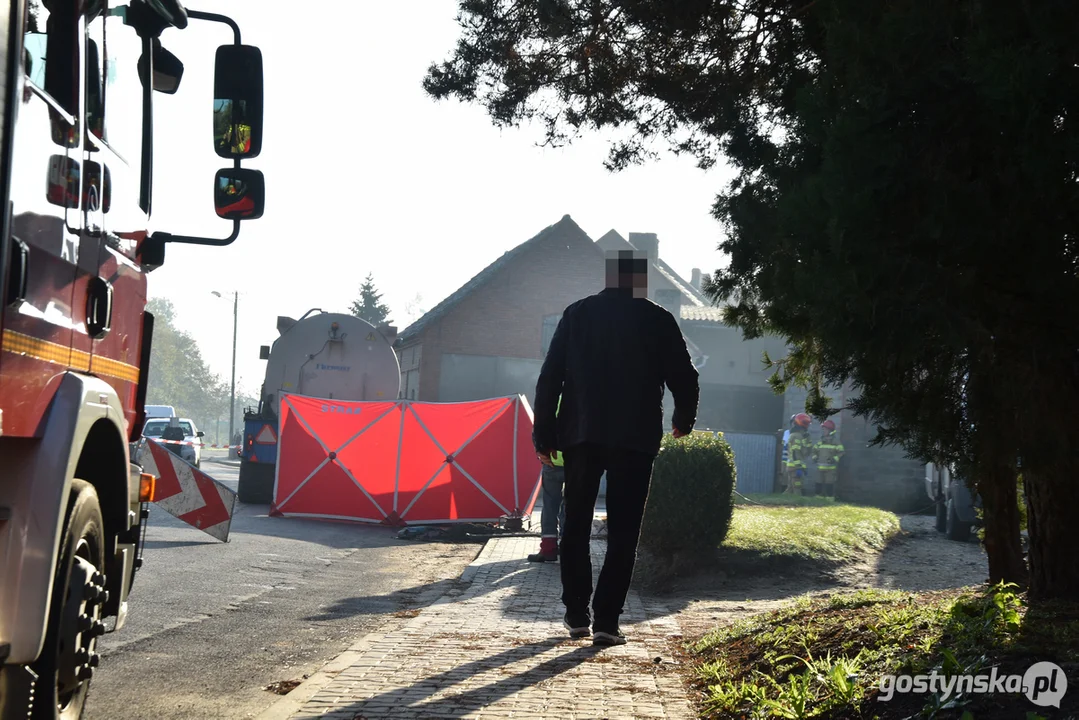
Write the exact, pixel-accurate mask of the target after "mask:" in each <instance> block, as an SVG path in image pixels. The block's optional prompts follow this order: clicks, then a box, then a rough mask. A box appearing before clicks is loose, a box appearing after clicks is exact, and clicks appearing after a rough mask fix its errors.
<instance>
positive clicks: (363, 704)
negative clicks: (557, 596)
mask: <svg viewBox="0 0 1079 720" xmlns="http://www.w3.org/2000/svg"><path fill="white" fill-rule="evenodd" d="M566 642H569V641H568V640H567V638H565V637H557V638H549V639H547V640H541V641H539V642H533V643H528V644H525V645H517V646H515V647H511V648H508V649H506V650H503V651H502V652H499V653H497V654H494V655H491V656H489V657H482V658H480V659H478V660H473V661H472V662H469V663H465V664H463V665H458V666H456V667H454V668H452V669H450V670H447V671H445V672H441V673H438V674H437V675H431V676H430V677H427V678H423V679H422V680H417V681H416V682H414V683H412V684H411V685H408V686H406V687H401V688H395V689H393V690H390V691H388V692H384V693H380V694H378V695H375V696H374V697H371V698H368V699H367V700H361V701H359V702H355V703H352V704H351V705H346V706H344V707H341V708H337V709H335V710H334V713H335V715H336V714H341V715H344V716H348V714H349V713H353V714H354V715H355V717H358V718H360V717H380V716H381V714H382V713H385V712H386V711H387V710H388V709H389V708H403V707H409V708H412V709H413V710H415V711H416V712H422V714H423V716H424V717H464V716H465V715H472V714H474V713H476V711H478V710H482V709H483V708H485V707H488V706H489V705H493V704H494V703H496V702H498V701H499V700H502V699H503V698H507V697H510V696H511V695H514V694H516V693H519V692H521V691H523V690H525V689H527V688H530V687H533V686H535V685H538V684H539V683H541V682H545V681H548V680H554V681H555V682H557V679H556V678H557V676H558V675H560V674H562V673H564V672H567V671H569V670H572V669H573V668H575V667H577V666H578V665H580V664H582V663H584V662H587V661H588V660H590V659H592V658H594V657H595V656H596V655H597V654H599V653H600V652H601V651H602V648H599V647H596V646H593V645H589V646H586V647H577V648H574V649H573V650H571V651H570V652H568V653H565V654H561V655H558V656H556V657H552V658H550V659H548V660H545V661H543V662H542V663H540V664H539V665H536V666H535V667H532V668H529V669H528V670H525V671H524V672H521V673H511V672H509V671H507V670H502V673H503V675H504V676H503V677H502V679H500V680H497V681H495V682H493V683H489V684H486V685H482V686H480V687H474V688H471V689H469V690H465V691H464V692H461V693H455V694H452V695H449V696H447V697H443V698H439V699H438V700H435V701H433V702H429V703H424V704H422V705H421V703H423V701H424V700H426V699H427V698H429V697H431V696H432V695H434V694H435V693H437V692H439V691H441V690H444V689H445V688H447V687H452V686H454V685H458V684H461V683H463V682H465V681H466V680H468V679H469V678H471V677H474V676H476V675H480V674H482V673H485V672H489V671H491V670H498V669H500V668H505V667H507V666H509V665H513V664H514V663H518V662H522V661H526V660H530V659H532V658H535V657H537V656H539V655H542V654H544V653H546V652H549V651H551V650H553V649H555V648H557V647H558V646H560V645H562V644H564V643H566Z"/></svg>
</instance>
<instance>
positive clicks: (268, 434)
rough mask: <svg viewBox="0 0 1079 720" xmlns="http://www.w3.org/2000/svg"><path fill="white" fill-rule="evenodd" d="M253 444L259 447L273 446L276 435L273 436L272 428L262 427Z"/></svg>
mask: <svg viewBox="0 0 1079 720" xmlns="http://www.w3.org/2000/svg"><path fill="white" fill-rule="evenodd" d="M255 442H256V443H258V444H259V445H273V444H275V443H276V442H277V435H274V431H273V428H272V427H270V426H269V425H263V426H262V429H261V430H259V434H258V435H256V436H255Z"/></svg>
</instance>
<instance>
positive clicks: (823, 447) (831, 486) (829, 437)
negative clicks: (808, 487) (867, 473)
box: [813, 420, 843, 498]
mask: <svg viewBox="0 0 1079 720" xmlns="http://www.w3.org/2000/svg"><path fill="white" fill-rule="evenodd" d="M820 426H821V428H822V429H823V430H824V434H823V435H821V438H820V440H818V441H817V444H816V445H814V446H813V459H814V460H815V461H816V462H817V470H818V471H819V472H820V481H821V485H823V487H824V490H823V494H824V497H833V498H834V497H835V480H836V474H837V473H838V472H839V458H841V457H843V443H841V442H840V441H839V436H838V435H836V434H835V423H834V422H832V421H831V420H825V421H824V422H822V423H821V424H820Z"/></svg>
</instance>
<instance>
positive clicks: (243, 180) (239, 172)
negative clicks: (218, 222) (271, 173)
mask: <svg viewBox="0 0 1079 720" xmlns="http://www.w3.org/2000/svg"><path fill="white" fill-rule="evenodd" d="M265 206H266V178H265V177H263V175H262V173H261V172H260V171H258V170H250V169H248V168H223V169H221V170H218V171H217V176H216V177H215V178H214V210H216V211H217V216H218V217H220V218H224V219H225V220H257V219H258V218H260V217H262V211H263V209H264V208H265Z"/></svg>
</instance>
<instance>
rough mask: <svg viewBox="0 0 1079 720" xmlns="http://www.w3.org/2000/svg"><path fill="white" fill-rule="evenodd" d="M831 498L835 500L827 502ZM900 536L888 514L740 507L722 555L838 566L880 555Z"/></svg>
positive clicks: (844, 508) (840, 508)
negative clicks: (864, 555)
mask: <svg viewBox="0 0 1079 720" xmlns="http://www.w3.org/2000/svg"><path fill="white" fill-rule="evenodd" d="M822 499H830V498H822ZM898 532H899V518H898V517H897V516H896V515H895V514H894V513H890V512H887V511H886V510H879V509H877V508H871V507H862V506H858V505H844V504H838V503H832V504H831V505H821V506H817V507H761V506H754V505H739V506H738V507H737V508H735V511H734V518H733V520H732V521H731V529H730V532H729V533H728V534H727V539H726V540H725V541H724V542H723V545H722V546H721V548H720V550H721V551H723V552H725V553H727V554H728V555H729V556H730V557H731V558H738V559H740V560H748V561H756V562H758V563H763V564H765V565H772V564H773V563H776V562H783V563H787V562H792V563H798V562H801V563H802V564H804V563H805V562H806V561H809V562H811V563H815V564H824V565H829V564H838V563H843V562H848V561H850V560H853V559H855V558H857V557H859V556H860V555H863V554H865V553H866V552H872V551H879V550H882V549H883V548H884V546H885V545H886V544H887V542H888V541H889V540H890V539H891V538H892V537H894V536H895V535H896V534H897V533H898Z"/></svg>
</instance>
